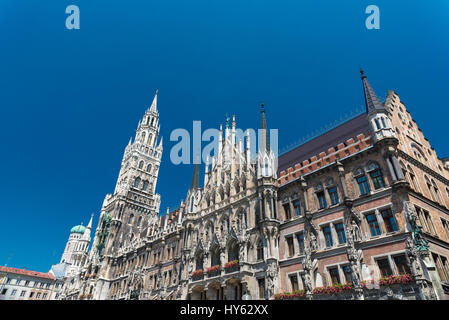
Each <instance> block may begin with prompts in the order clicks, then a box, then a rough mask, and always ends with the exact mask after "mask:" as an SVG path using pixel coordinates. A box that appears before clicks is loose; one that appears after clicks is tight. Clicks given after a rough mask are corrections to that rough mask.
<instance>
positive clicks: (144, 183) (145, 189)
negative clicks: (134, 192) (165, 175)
mask: <svg viewBox="0 0 449 320" xmlns="http://www.w3.org/2000/svg"><path fill="white" fill-rule="evenodd" d="M147 189H148V181H147V180H145V181H144V182H143V185H142V190H143V191H147Z"/></svg>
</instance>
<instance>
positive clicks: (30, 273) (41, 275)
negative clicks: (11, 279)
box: [0, 266, 55, 280]
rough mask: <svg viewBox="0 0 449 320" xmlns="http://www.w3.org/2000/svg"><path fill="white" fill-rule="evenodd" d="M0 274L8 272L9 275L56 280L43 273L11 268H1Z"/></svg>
mask: <svg viewBox="0 0 449 320" xmlns="http://www.w3.org/2000/svg"><path fill="white" fill-rule="evenodd" d="M0 272H8V273H14V274H20V275H24V276H30V277H37V278H44V279H50V280H54V279H55V277H54V276H52V275H51V274H49V273H43V272H38V271H32V270H26V269H17V268H11V267H2V266H0Z"/></svg>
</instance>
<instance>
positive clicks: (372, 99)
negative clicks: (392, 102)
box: [360, 70, 385, 113]
mask: <svg viewBox="0 0 449 320" xmlns="http://www.w3.org/2000/svg"><path fill="white" fill-rule="evenodd" d="M360 74H361V75H362V82H363V92H364V94H365V105H366V113H371V112H373V111H374V112H376V111H385V108H384V105H383V104H382V103H381V102H380V100H379V98H378V97H377V95H376V93H375V92H374V90H373V88H372V87H371V85H370V84H369V82H368V79H367V78H366V75H365V74H364V72H363V70H360Z"/></svg>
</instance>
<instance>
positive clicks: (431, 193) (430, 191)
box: [424, 176, 437, 202]
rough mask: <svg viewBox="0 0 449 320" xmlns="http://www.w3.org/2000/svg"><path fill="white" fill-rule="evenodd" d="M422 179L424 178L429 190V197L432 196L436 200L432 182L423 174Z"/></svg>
mask: <svg viewBox="0 0 449 320" xmlns="http://www.w3.org/2000/svg"><path fill="white" fill-rule="evenodd" d="M424 179H425V180H426V185H427V189H428V190H429V193H430V197H431V198H432V200H433V201H435V202H437V198H436V195H435V192H434V189H433V186H432V183H431V182H430V180H429V178H428V177H427V176H424Z"/></svg>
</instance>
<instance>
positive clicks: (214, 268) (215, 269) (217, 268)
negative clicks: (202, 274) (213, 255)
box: [206, 264, 220, 276]
mask: <svg viewBox="0 0 449 320" xmlns="http://www.w3.org/2000/svg"><path fill="white" fill-rule="evenodd" d="M206 272H207V274H208V275H209V276H215V275H218V274H219V273H220V265H218V264H217V265H215V266H212V267H210V268H207V269H206Z"/></svg>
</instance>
